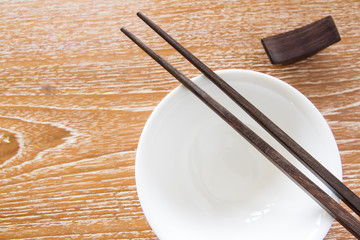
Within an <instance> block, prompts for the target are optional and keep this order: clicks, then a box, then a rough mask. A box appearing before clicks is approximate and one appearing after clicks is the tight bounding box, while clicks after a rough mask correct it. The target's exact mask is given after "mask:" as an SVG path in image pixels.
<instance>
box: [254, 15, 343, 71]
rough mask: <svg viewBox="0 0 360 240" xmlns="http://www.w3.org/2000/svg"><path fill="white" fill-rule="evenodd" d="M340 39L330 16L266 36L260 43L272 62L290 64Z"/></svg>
mask: <svg viewBox="0 0 360 240" xmlns="http://www.w3.org/2000/svg"><path fill="white" fill-rule="evenodd" d="M340 40H341V38H340V34H339V32H338V30H337V28H336V26H335V23H334V20H333V18H332V17H331V16H328V17H325V18H323V19H320V20H318V21H316V22H313V23H310V24H308V25H306V26H303V27H300V28H297V29H295V30H292V31H289V32H285V33H281V34H278V35H274V36H271V37H266V38H263V39H261V43H262V45H263V47H264V49H265V51H266V54H267V55H268V57H269V59H270V62H271V63H272V64H291V63H295V62H297V61H300V60H303V59H305V58H307V57H310V56H312V55H314V54H315V53H317V52H319V51H320V50H322V49H324V48H326V47H328V46H330V45H332V44H334V43H336V42H339V41H340Z"/></svg>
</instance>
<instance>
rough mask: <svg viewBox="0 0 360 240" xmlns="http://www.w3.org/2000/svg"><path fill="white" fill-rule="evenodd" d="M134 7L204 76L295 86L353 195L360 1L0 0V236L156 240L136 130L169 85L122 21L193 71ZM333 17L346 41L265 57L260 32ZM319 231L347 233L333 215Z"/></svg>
mask: <svg viewBox="0 0 360 240" xmlns="http://www.w3.org/2000/svg"><path fill="white" fill-rule="evenodd" d="M139 10H140V11H142V12H143V13H144V14H146V15H147V16H149V17H150V18H151V19H152V20H153V21H155V22H156V23H158V24H159V25H160V26H161V27H162V28H163V29H164V30H166V31H167V32H168V33H169V34H171V35H172V36H173V37H174V38H175V39H177V40H178V41H179V42H181V43H182V44H183V45H184V46H185V47H187V48H188V49H189V50H190V51H191V52H192V53H194V54H195V55H196V56H197V57H199V58H200V59H201V60H202V61H204V62H205V63H206V64H207V65H208V66H209V67H211V68H212V69H213V70H218V69H229V68H241V69H251V70H255V71H260V72H263V73H267V74H270V75H273V76H275V77H278V78H280V79H282V80H283V81H285V82H287V83H289V84H291V85H292V86H294V87H295V88H297V89H298V90H299V91H301V92H302V93H303V94H304V95H305V96H307V97H308V98H309V99H310V100H311V101H312V102H313V103H314V104H315V106H316V107H317V108H318V109H319V110H320V111H321V113H322V114H323V115H324V117H325V119H326V120H327V121H328V123H329V125H330V127H331V129H332V131H333V133H334V135H335V138H336V140H337V143H338V146H339V149H340V152H341V157H342V162H343V172H344V182H345V184H346V185H347V186H349V187H350V188H351V189H352V190H354V191H355V193H356V194H358V195H360V131H359V130H360V111H359V110H360V24H359V22H360V2H359V1H355V0H348V1H343V0H339V1H333V0H324V1H316V0H315V1H301V0H294V1H287V3H283V1H258V2H255V1H254V2H249V1H243V2H242V1H235V0H233V1H224V0H220V1H210V0H198V1H192V0H180V1H175V0H162V1H160V0H153V1H150V0H132V1H125V0H120V1H115V0H95V1H84V0H78V1H68V0H44V1H34V0H29V1H17V0H16V1H1V2H0V13H1V14H0V239H157V237H156V235H155V234H154V233H153V232H152V230H151V228H150V226H149V225H148V223H147V221H146V219H145V217H144V215H143V212H142V209H141V206H140V203H139V200H138V197H137V193H136V186H135V178H134V173H135V169H134V164H135V154H136V148H137V142H138V139H139V136H140V133H141V131H142V128H143V126H144V124H145V122H146V120H147V118H148V117H149V115H150V114H151V112H152V110H153V109H154V108H155V106H156V105H157V104H158V103H159V102H160V101H161V99H162V98H163V97H164V96H165V95H166V94H167V93H169V92H170V91H171V90H172V89H174V88H175V87H176V86H178V82H177V81H176V80H175V79H173V77H171V76H170V75H169V74H168V73H167V72H165V71H164V70H163V69H162V68H161V67H159V66H158V65H157V64H156V63H155V62H154V61H152V60H151V59H150V58H149V57H148V56H147V55H146V54H144V53H143V52H142V51H141V50H140V49H139V48H138V47H136V46H135V45H134V44H133V43H132V42H130V40H128V39H127V38H126V37H125V36H124V35H123V34H122V33H121V32H120V31H119V29H120V27H122V26H125V27H127V28H128V29H129V30H131V31H133V32H134V33H135V34H137V35H138V36H139V37H141V38H142V39H143V40H145V41H146V42H147V43H148V44H149V45H150V46H151V47H152V48H153V49H154V50H157V51H158V52H159V53H160V54H161V55H162V56H164V57H165V58H166V59H167V60H169V61H170V62H171V63H173V64H174V65H175V66H176V67H177V68H178V69H179V70H181V71H182V72H183V73H185V74H186V75H187V76H189V77H194V76H196V75H198V74H199V73H198V71H197V70H195V69H194V68H193V67H192V66H191V65H190V64H189V63H187V62H186V61H185V60H183V58H181V57H180V56H179V54H178V53H176V52H175V51H174V50H173V49H171V47H170V46H169V45H167V44H166V43H165V42H164V41H163V40H161V39H160V38H159V37H158V36H157V35H156V34H155V33H154V32H152V31H150V30H149V28H148V27H147V26H146V25H145V24H144V23H142V22H141V20H140V19H138V18H137V17H136V16H135V14H136V12H137V11H139ZM328 15H331V16H332V17H333V18H334V21H335V23H336V25H337V27H338V29H339V32H340V35H341V37H342V40H341V41H340V42H339V43H337V44H335V45H333V46H331V47H329V48H327V49H325V50H323V51H321V52H320V53H318V54H316V55H315V56H313V57H311V58H308V59H307V60H304V61H301V62H298V63H296V64H292V65H288V66H273V65H271V64H270V62H269V60H268V58H267V56H266V54H265V51H264V49H263V48H262V45H261V43H260V39H261V38H263V37H266V36H271V35H274V34H277V33H281V32H284V31H288V30H292V29H294V28H297V27H300V26H303V25H305V24H307V23H310V22H312V21H315V20H318V19H320V18H322V17H325V16H328ZM326 239H328V240H330V239H353V237H352V236H351V235H350V234H349V233H347V231H346V230H345V229H343V227H341V226H340V225H339V224H338V223H337V222H334V224H333V226H332V228H331V230H330V232H329V233H328V236H327V237H326Z"/></svg>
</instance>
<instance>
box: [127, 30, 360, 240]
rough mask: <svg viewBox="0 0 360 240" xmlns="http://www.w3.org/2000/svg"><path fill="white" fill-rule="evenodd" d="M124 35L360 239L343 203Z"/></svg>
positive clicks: (359, 227)
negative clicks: (338, 201)
mask: <svg viewBox="0 0 360 240" xmlns="http://www.w3.org/2000/svg"><path fill="white" fill-rule="evenodd" d="M121 31H122V32H123V33H124V34H125V35H126V36H127V37H129V38H130V39H131V40H132V41H133V42H134V43H136V44H137V45H138V46H139V47H140V48H141V49H143V50H144V51H145V52H146V53H147V54H148V55H149V56H151V57H152V58H153V59H154V60H155V61H156V62H158V63H159V64H160V65H161V66H162V67H163V68H165V69H166V70H167V71H168V72H169V73H170V74H172V75H173V76H174V77H175V78H176V79H177V80H179V81H180V82H181V83H182V84H183V85H184V86H185V87H186V88H188V89H189V90H190V91H191V92H192V93H193V94H195V95H196V96H197V97H198V98H199V99H200V100H202V101H203V102H204V103H205V104H206V105H207V106H208V107H210V108H211V109H212V110H213V111H214V112H215V113H217V114H218V115H219V116H220V117H221V118H222V119H223V120H224V121H225V122H227V123H228V124H229V125H230V126H231V127H233V128H234V129H235V130H236V131H237V132H238V133H239V134H240V135H242V136H243V137H244V138H245V139H246V140H247V141H249V142H250V143H251V144H252V145H253V146H254V147H255V148H256V149H258V150H259V151H260V152H261V153H262V154H263V155H264V156H265V157H267V158H268V159H269V160H270V161H271V162H272V163H273V164H275V166H277V167H278V168H279V169H280V170H281V171H282V172H284V173H285V174H286V175H287V176H288V177H289V178H290V179H292V180H293V181H294V182H295V183H297V184H298V185H299V186H300V187H301V188H302V189H303V190H304V191H305V192H307V193H308V194H309V195H310V196H311V197H313V199H314V200H315V201H317V202H318V203H319V204H320V205H321V206H322V207H323V208H324V209H325V210H326V211H327V212H328V213H329V214H330V215H331V216H333V217H334V218H335V219H336V220H337V221H338V222H339V223H340V224H341V225H343V226H344V227H345V228H346V229H347V230H348V231H349V232H351V233H352V234H353V235H354V236H355V237H356V238H358V239H360V222H359V221H358V220H357V219H356V218H355V217H354V216H352V215H351V214H350V213H349V212H347V211H346V210H345V209H344V208H343V207H342V206H341V205H340V204H339V203H337V202H336V201H335V200H334V199H333V198H331V197H330V196H329V195H328V194H327V193H326V192H324V191H323V190H322V189H321V188H320V187H319V186H317V185H316V184H315V183H314V182H313V181H311V180H310V179H309V178H308V177H307V176H306V175H305V174H303V173H302V172H301V171H300V170H299V169H297V168H296V167H295V166H294V165H292V164H291V163H290V162H289V161H288V160H286V159H285V158H284V157H283V156H282V155H281V154H280V153H279V152H277V151H276V150H275V149H274V148H273V147H271V146H270V145H269V144H268V143H266V142H265V141H264V140H263V139H262V138H260V137H259V136H258V135H257V134H256V133H254V132H253V131H252V130H251V129H250V128H248V127H247V126H246V125H245V124H244V123H242V122H241V121H240V120H239V119H238V118H236V117H235V116H234V115H233V114H232V113H231V112H229V111H228V110H227V109H226V108H225V107H223V106H222V105H220V104H219V103H218V102H217V101H216V100H214V99H213V98H212V97H211V96H209V95H208V94H207V93H206V92H204V91H203V90H202V89H201V88H200V87H199V86H197V85H196V84H195V83H193V82H192V81H191V80H190V79H188V78H187V77H186V76H185V75H183V74H182V73H181V72H179V71H178V70H177V69H176V68H175V67H173V66H172V65H171V64H170V63H168V62H167V61H166V60H165V59H163V58H162V57H161V56H159V55H158V54H157V53H155V52H154V51H153V50H152V49H151V48H149V47H148V46H146V45H145V44H144V43H143V42H142V41H141V40H140V39H138V38H137V37H136V36H135V35H134V34H132V33H131V32H129V31H128V30H126V29H125V28H121Z"/></svg>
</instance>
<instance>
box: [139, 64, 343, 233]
mask: <svg viewBox="0 0 360 240" xmlns="http://www.w3.org/2000/svg"><path fill="white" fill-rule="evenodd" d="M217 73H218V74H219V75H220V76H221V77H222V78H223V79H224V80H225V81H227V82H228V83H229V84H230V85H232V86H233V87H234V88H235V89H236V90H237V91H239V92H240V93H241V94H242V95H243V96H244V97H245V98H247V99H248V100H249V101H250V102H252V103H253V104H254V105H255V106H256V107H258V108H259V109H260V111H262V112H263V113H264V114H265V115H267V116H268V117H269V118H270V119H272V120H273V121H274V122H275V123H276V124H277V125H278V126H280V128H282V129H283V130H284V131H285V132H287V133H288V134H289V135H290V136H291V137H292V138H294V139H295V140H296V141H297V142H298V143H299V144H300V145H301V146H303V147H304V148H305V149H306V150H307V151H308V152H310V154H312V155H313V156H314V157H315V158H317V159H318V160H319V161H320V162H321V163H322V164H323V165H324V166H325V167H326V168H328V169H329V170H330V171H331V172H333V173H334V174H335V176H337V177H338V178H339V179H341V178H342V168H341V160H340V155H339V151H338V148H337V145H336V142H335V139H334V136H333V135H332V133H331V130H330V128H329V126H328V125H327V123H326V121H325V120H324V118H323V117H322V115H321V114H320V112H319V111H318V110H317V109H316V107H315V106H314V105H313V104H312V103H311V102H310V101H309V100H308V99H307V98H306V97H305V96H303V95H302V94H301V93H300V92H298V91H297V90H296V89H294V88H293V87H291V86H290V85H288V84H286V83H284V82H282V81H281V80H279V79H277V78H274V77H271V76H269V75H266V74H262V73H258V72H254V71H248V70H223V71H218V72H217ZM193 81H194V82H196V83H197V84H198V85H199V86H201V87H202V88H203V89H204V90H206V91H207V92H208V93H210V94H211V95H212V96H213V97H214V98H215V99H217V100H218V101H219V102H220V103H222V104H223V105H225V106H226V107H227V108H228V109H229V110H230V111H232V112H233V113H234V114H235V115H236V116H238V117H239V119H241V120H242V121H243V122H244V123H245V124H247V125H248V126H249V127H250V128H252V129H253V130H254V131H255V132H256V133H258V134H259V135H260V136H261V137H262V138H264V139H265V140H266V141H268V143H270V144H271V145H272V146H273V147H274V148H275V149H277V150H278V151H279V152H280V153H282V154H283V155H284V156H285V157H286V158H287V159H289V160H290V161H291V162H292V163H294V164H295V165H296V166H298V167H299V168H300V169H301V170H303V171H304V172H305V173H306V174H307V175H308V176H309V177H311V179H313V180H314V181H315V182H316V183H318V184H319V185H321V186H322V187H323V188H324V190H326V191H327V192H328V193H330V191H329V190H327V189H325V187H324V186H323V185H322V184H321V183H320V182H319V181H318V180H317V179H316V178H315V177H314V176H312V175H311V174H310V173H309V171H307V169H306V168H304V167H303V166H302V165H301V164H300V163H299V162H298V161H297V160H296V159H295V158H294V157H293V156H292V155H291V154H289V153H288V152H287V151H286V150H285V149H284V148H283V147H282V146H281V145H280V144H279V143H277V142H276V141H275V140H274V139H272V137H271V136H270V135H269V134H268V133H267V132H266V131H265V130H263V129H262V128H261V127H260V126H259V125H258V124H257V123H256V122H255V121H254V120H252V119H251V118H250V117H249V116H248V115H247V114H246V113H244V111H243V110H242V109H241V108H239V107H238V106H237V105H236V104H234V103H233V102H232V101H231V100H230V99H229V98H228V97H227V96H225V95H224V93H222V92H221V91H220V90H219V89H218V88H217V87H216V86H215V85H214V84H213V83H211V82H210V81H209V80H207V79H206V78H205V77H204V76H199V77H196V78H194V79H193ZM135 170H136V185H137V190H138V195H139V199H140V202H141V206H142V208H143V211H144V213H145V216H146V218H147V220H148V222H149V224H150V226H151V227H152V229H153V230H154V232H155V233H156V235H157V236H158V237H159V238H160V239H162V240H165V239H170V240H174V239H181V240H185V239H186V240H190V239H196V240H199V239H206V240H209V239H216V240H218V239H246V240H251V239H277V240H279V239H286V240H288V239H292V240H294V239H299V240H304V239H308V240H310V239H311V240H315V239H323V238H324V237H325V235H326V233H327V231H328V230H329V228H330V227H331V224H332V222H333V218H332V217H330V216H329V215H328V214H327V213H326V212H325V211H324V210H323V209H322V208H321V207H320V206H319V205H318V204H317V203H316V202H314V200H312V198H310V197H309V196H308V195H307V194H306V193H305V192H304V191H303V190H301V189H300V188H299V187H298V186H297V185H296V184H295V183H293V182H292V181H291V180H290V179H288V178H287V177H286V176H285V175H284V174H283V173H282V172H281V171H280V170H278V169H277V168H276V167H275V166H273V165H272V163H270V162H269V160H267V159H266V158H265V157H264V156H263V155H262V154H260V153H259V152H258V151H257V150H256V149H255V148H254V147H253V146H251V145H250V144H249V143H248V142H247V141H246V140H244V139H243V138H242V137H241V136H240V135H239V134H238V133H236V132H235V131H234V130H233V129H232V128H231V127H230V126H228V125H227V124H226V123H225V122H224V121H223V120H222V119H221V118H220V117H218V116H217V115H216V114H215V113H214V112H212V111H211V110H210V109H209V108H208V107H207V106H206V105H205V104H204V103H202V102H201V101H200V100H199V99H197V98H196V97H195V96H194V95H193V94H192V93H190V91H188V90H187V89H186V88H185V87H184V86H179V87H178V88H176V89H175V90H173V91H172V92H171V93H170V94H169V95H168V96H166V97H165V98H164V99H163V100H162V101H161V103H160V104H159V105H158V106H157V107H156V109H155V110H154V112H153V113H152V114H151V116H150V118H149V120H148V121H147V123H146V125H145V128H144V130H143V133H142V135H141V138H140V141H139V145H138V151H137V156H136V166H135ZM331 195H332V194H331ZM332 196H333V195H332Z"/></svg>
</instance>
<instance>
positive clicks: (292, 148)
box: [137, 12, 360, 216]
mask: <svg viewBox="0 0 360 240" xmlns="http://www.w3.org/2000/svg"><path fill="white" fill-rule="evenodd" d="M137 16H138V17H140V18H141V19H142V20H143V21H144V22H145V23H146V24H147V25H149V27H151V28H152V29H153V30H154V31H155V32H156V33H158V34H159V35H160V36H161V37H162V38H163V39H164V40H165V41H167V42H168V43H169V44H170V45H171V46H172V47H174V48H175V49H176V50H177V51H178V52H179V53H180V54H181V55H183V56H184V57H185V58H186V59H187V60H188V61H189V62H191V63H192V64H193V65H194V66H195V67H196V68H197V69H199V70H200V71H201V72H202V73H203V74H204V75H205V76H206V77H207V78H208V79H209V80H211V81H212V82H213V83H214V84H215V85H216V86H218V87H219V88H220V89H221V90H222V91H223V92H224V93H226V94H227V95H228V96H229V97H230V98H231V99H232V100H233V101H234V102H235V103H237V104H238V105H239V106H240V107H241V108H243V109H244V111H245V112H247V113H248V114H249V115H250V116H251V117H252V118H253V119H254V120H255V121H257V122H258V123H259V124H260V125H261V126H262V127H263V128H264V129H265V130H266V131H267V132H268V133H270V134H271V135H272V136H273V137H274V138H275V139H276V140H277V141H278V142H279V143H280V144H281V145H282V146H284V147H285V148H286V149H287V150H288V151H289V152H290V153H292V154H293V155H294V156H295V157H296V158H297V159H298V160H299V161H300V162H301V163H302V164H304V165H305V166H306V167H307V168H308V169H309V170H310V171H311V172H312V173H313V174H314V175H316V176H317V177H318V178H319V179H320V180H321V181H322V182H323V183H324V184H325V185H327V187H329V188H330V189H331V190H332V191H333V192H334V193H335V194H336V195H337V196H338V197H339V198H340V199H341V200H343V202H344V203H345V204H346V205H348V206H349V207H350V208H351V209H352V210H353V211H354V212H355V213H356V214H357V215H358V216H360V198H359V197H358V196H357V195H356V194H355V193H354V192H352V191H351V190H350V189H349V188H348V187H346V186H345V184H343V183H342V182H341V181H340V180H339V179H338V178H337V177H335V176H334V175H333V174H332V173H331V172H330V171H329V170H327V169H326V168H325V167H324V166H323V165H322V164H321V163H319V162H318V161H317V160H316V159H315V158H314V157H313V156H312V155H310V154H309V153H308V152H307V151H306V150H305V149H304V148H302V147H301V146H300V145H299V144H298V143H297V142H296V141H295V140H294V139H292V138H291V137H290V136H289V135H287V134H286V133H285V132H284V131H283V130H281V129H280V128H279V127H278V126H277V125H276V124H275V123H274V122H273V121H271V120H270V119H269V118H268V117H266V116H265V115H264V114H263V113H262V112H261V111H260V110H258V109H257V108H256V107H255V106H254V105H252V104H251V103H250V102H249V101H248V100H246V99H245V98H244V97H243V96H242V95H241V94H240V93H239V92H237V91H236V90H235V89H233V88H232V87H231V86H230V85H229V84H227V83H226V82H225V81H224V80H223V79H222V78H221V77H220V76H219V75H217V74H216V73H215V72H214V71H212V70H211V69H210V68H208V67H207V66H206V65H205V64H204V63H203V62H201V61H200V60H199V59H198V58H196V57H195V56H194V55H193V54H192V53H190V52H189V51H188V50H187V49H186V48H184V47H183V46H182V45H181V44H180V43H178V42H177V41H176V40H174V39H173V38H172V37H171V36H170V35H169V34H167V33H166V32H165V31H164V30H162V29H161V28H160V27H159V26H157V25H156V24H155V23H154V22H153V21H151V20H150V19H149V18H147V17H146V16H145V15H144V14H142V13H141V12H138V13H137Z"/></svg>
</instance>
